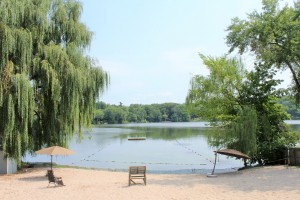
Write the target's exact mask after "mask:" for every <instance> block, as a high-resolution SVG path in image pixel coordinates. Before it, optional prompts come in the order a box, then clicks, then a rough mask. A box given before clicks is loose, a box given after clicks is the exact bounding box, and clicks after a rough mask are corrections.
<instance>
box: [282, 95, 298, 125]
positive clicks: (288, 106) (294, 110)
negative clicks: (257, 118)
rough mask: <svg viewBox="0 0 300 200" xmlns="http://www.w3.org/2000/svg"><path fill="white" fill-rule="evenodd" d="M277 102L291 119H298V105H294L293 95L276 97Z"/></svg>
mask: <svg viewBox="0 0 300 200" xmlns="http://www.w3.org/2000/svg"><path fill="white" fill-rule="evenodd" d="M278 103H279V104H281V105H282V106H283V108H284V109H285V111H286V112H287V113H288V114H289V115H290V117H291V119H293V120H299V119H300V107H299V106H297V105H296V102H295V99H294V98H293V97H289V96H285V97H281V98H279V99H278Z"/></svg>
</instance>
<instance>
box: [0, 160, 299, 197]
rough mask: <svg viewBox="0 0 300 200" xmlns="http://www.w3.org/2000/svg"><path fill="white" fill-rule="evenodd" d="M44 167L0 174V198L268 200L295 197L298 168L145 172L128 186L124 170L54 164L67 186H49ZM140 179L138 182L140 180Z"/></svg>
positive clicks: (296, 194) (56, 171) (268, 167)
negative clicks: (141, 179)
mask: <svg viewBox="0 0 300 200" xmlns="http://www.w3.org/2000/svg"><path fill="white" fill-rule="evenodd" d="M47 169H48V168H47V167H45V168H28V171H27V172H24V173H23V172H22V171H21V172H19V173H18V174H11V175H0V184H1V187H0V194H1V199H2V200H10V199H16V200H19V199H20V200H21V199H22V200H40V199H45V200H47V199H49V200H50V199H53V198H55V199H67V200H68V199H70V200H82V199H83V200H88V199H91V200H93V199H101V200H111V199H112V200H114V199H118V200H123V199H124V200H127V199H128V200H134V199H149V200H151V199H158V200H160V199H162V200H164V199H170V200H174V199H176V200H194V199H207V200H215V199H216V200H221V199H222V200H240V199H246V200H253V199H256V200H271V199H275V198H276V199H291V200H292V199H293V200H294V199H298V198H299V196H300V190H299V187H300V168H299V167H291V166H289V167H286V166H283V165H281V166H267V167H255V168H251V169H245V170H240V171H236V172H230V173H221V174H218V176H217V177H214V178H208V177H206V175H204V174H148V173H147V185H146V186H145V185H144V184H142V183H140V182H139V184H137V185H131V186H128V172H113V171H105V170H93V169H86V168H85V169H81V168H72V167H70V168H60V167H59V168H56V167H55V168H54V169H53V170H54V174H55V176H59V177H62V180H63V182H64V184H65V185H66V186H63V187H53V186H52V185H51V187H47V186H48V179H47V177H46V176H45V174H46V170H47ZM138 181H139V180H138Z"/></svg>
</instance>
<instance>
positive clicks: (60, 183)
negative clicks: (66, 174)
mask: <svg viewBox="0 0 300 200" xmlns="http://www.w3.org/2000/svg"><path fill="white" fill-rule="evenodd" d="M47 176H48V181H49V184H48V187H49V185H50V184H51V183H53V184H54V186H65V185H64V183H63V181H62V178H61V177H55V176H54V174H53V171H52V170H48V171H47Z"/></svg>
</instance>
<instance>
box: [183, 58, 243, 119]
mask: <svg viewBox="0 0 300 200" xmlns="http://www.w3.org/2000/svg"><path fill="white" fill-rule="evenodd" d="M200 57H201V59H202V60H203V63H204V64H205V65H206V66H207V68H208V69H209V70H210V74H209V75H208V76H207V77H205V76H199V75H196V76H194V77H193V78H192V79H191V83H190V89H189V92H188V95H187V98H186V102H187V105H188V106H189V107H192V110H193V111H192V112H194V113H195V112H196V113H197V115H198V116H201V117H202V118H203V119H205V120H215V121H217V122H220V123H224V124H226V123H227V122H228V121H231V120H232V119H233V118H234V117H235V116H236V114H237V112H238V111H239V109H240V107H239V105H238V102H237V95H238V93H239V92H240V89H241V83H242V80H243V78H244V77H245V70H244V68H243V65H242V63H241V60H238V59H228V58H226V56H223V57H220V58H213V57H206V56H204V55H202V54H200Z"/></svg>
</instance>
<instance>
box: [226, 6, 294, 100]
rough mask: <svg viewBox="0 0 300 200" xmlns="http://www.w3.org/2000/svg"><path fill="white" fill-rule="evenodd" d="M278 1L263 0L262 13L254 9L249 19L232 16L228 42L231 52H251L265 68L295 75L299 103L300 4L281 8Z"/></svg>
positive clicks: (228, 29)
mask: <svg viewBox="0 0 300 200" xmlns="http://www.w3.org/2000/svg"><path fill="white" fill-rule="evenodd" d="M278 2H279V0H264V1H263V10H262V12H261V13H258V12H257V11H254V12H252V13H250V14H249V15H248V19H247V20H241V19H238V18H235V19H233V20H232V23H231V25H230V26H229V27H228V28H227V31H228V35H227V44H228V45H229V47H230V52H232V51H234V50H235V49H238V50H239V53H241V54H243V53H245V52H247V51H250V52H251V53H253V55H255V56H256V60H257V61H258V62H261V63H263V67H266V68H276V69H282V70H285V69H288V70H289V71H290V72H291V74H292V78H293V92H294V97H296V100H297V102H299V100H300V76H299V75H300V74H299V67H300V65H299V63H300V62H299V61H300V56H299V55H300V54H299V52H300V29H299V26H300V18H299V13H300V10H299V8H300V7H299V4H300V3H299V1H296V3H295V6H294V7H288V6H285V7H283V8H282V9H280V7H279V4H278ZM260 67H262V66H260Z"/></svg>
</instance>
